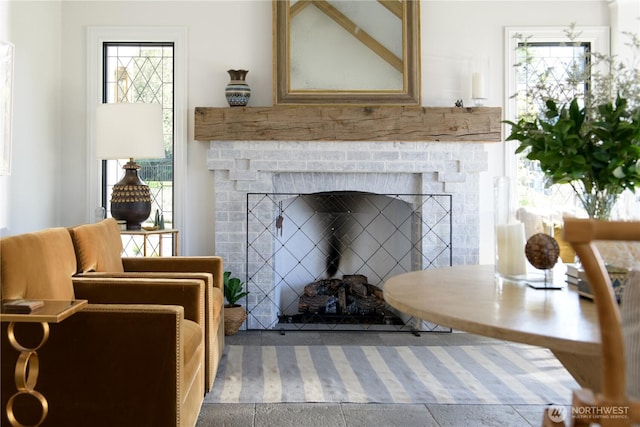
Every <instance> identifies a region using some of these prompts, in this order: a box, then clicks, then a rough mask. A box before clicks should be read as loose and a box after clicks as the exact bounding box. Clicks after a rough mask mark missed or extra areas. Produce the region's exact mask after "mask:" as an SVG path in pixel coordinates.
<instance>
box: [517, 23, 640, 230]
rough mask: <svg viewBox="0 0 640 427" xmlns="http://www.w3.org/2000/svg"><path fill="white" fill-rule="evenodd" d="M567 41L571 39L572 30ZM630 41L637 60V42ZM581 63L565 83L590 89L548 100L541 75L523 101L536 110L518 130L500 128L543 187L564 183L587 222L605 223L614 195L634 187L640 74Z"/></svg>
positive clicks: (612, 64) (602, 61) (607, 63)
mask: <svg viewBox="0 0 640 427" xmlns="http://www.w3.org/2000/svg"><path fill="white" fill-rule="evenodd" d="M567 34H568V36H569V38H570V39H571V40H573V39H574V38H575V33H574V32H573V29H570V30H569V31H568V32H567ZM629 36H631V43H629V46H630V47H631V48H632V49H633V52H634V55H633V58H634V59H635V58H636V57H638V56H640V55H637V53H638V52H640V41H639V40H638V37H637V36H635V35H629ZM525 49H526V44H525ZM525 57H526V55H525ZM587 64H588V65H587V68H586V69H585V70H584V71H582V72H580V73H578V74H576V73H570V74H569V77H568V80H569V81H567V82H565V83H566V87H571V86H573V87H577V85H578V84H580V83H582V84H584V83H585V82H590V83H591V86H590V90H589V91H586V92H584V94H580V91H576V92H574V93H575V95H574V96H573V97H572V98H570V99H569V101H564V102H563V101H560V100H558V99H554V95H553V93H554V91H553V90H552V89H550V88H548V87H545V81H548V80H546V79H545V78H544V76H541V78H540V81H541V82H542V83H541V84H540V85H537V86H535V87H534V89H533V90H532V91H531V92H529V93H527V94H526V96H527V97H529V99H532V100H533V102H536V101H537V103H538V104H539V105H542V108H541V109H540V111H539V112H538V114H537V115H532V116H529V117H527V116H525V117H523V118H521V119H520V120H519V121H518V122H517V123H515V122H512V121H505V122H506V123H508V124H509V125H511V132H510V134H509V136H508V137H507V141H512V140H515V141H519V145H518V147H517V149H516V153H523V154H525V155H526V157H527V158H528V159H530V160H532V161H535V162H538V163H539V165H540V168H541V170H542V172H543V174H544V176H545V178H546V179H547V185H552V184H569V185H570V186H571V187H572V188H573V191H574V193H575V195H576V196H577V198H578V200H579V201H580V203H581V204H582V206H583V207H584V209H585V210H586V212H587V214H588V216H589V217H591V218H598V219H608V218H609V216H610V214H611V209H612V208H613V206H614V204H615V202H616V200H617V199H618V197H619V196H620V194H622V193H623V192H624V191H625V190H627V189H628V190H631V191H634V190H635V187H636V186H640V109H639V104H638V103H639V102H640V71H638V69H637V67H636V66H635V64H631V66H629V65H627V64H625V63H622V62H619V61H617V60H616V59H615V58H613V57H610V56H603V55H597V54H595V53H593V54H591V55H590V61H587ZM520 66H523V65H522V64H520ZM574 69H579V67H575V68H574Z"/></svg>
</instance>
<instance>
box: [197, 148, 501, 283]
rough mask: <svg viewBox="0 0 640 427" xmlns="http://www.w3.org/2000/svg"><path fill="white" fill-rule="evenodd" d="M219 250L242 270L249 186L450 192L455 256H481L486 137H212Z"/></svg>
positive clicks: (457, 260) (241, 273) (459, 260)
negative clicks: (418, 139)
mask: <svg viewBox="0 0 640 427" xmlns="http://www.w3.org/2000/svg"><path fill="white" fill-rule="evenodd" d="M207 166H208V169H209V170H211V171H212V172H213V173H214V175H215V204H216V205H215V211H216V217H215V239H216V254H218V255H221V256H223V257H224V260H225V270H228V271H232V272H233V273H234V275H235V276H238V277H240V278H244V277H245V274H246V259H245V258H246V238H247V235H246V227H247V224H246V222H247V211H246V210H247V197H246V195H247V193H315V192H324V191H362V192H370V193H376V194H390V193H422V194H439V193H448V194H451V195H452V211H453V224H454V225H453V238H452V246H453V258H452V263H453V264H454V265H457V264H474V263H477V262H478V260H479V191H480V188H479V173H480V172H483V171H486V170H487V168H488V159H487V153H486V152H485V149H484V144H483V143H470V142H341V141H334V142H328V141H305V142H289V141H233V142H221V141H213V142H211V143H210V148H209V151H208V157H207Z"/></svg>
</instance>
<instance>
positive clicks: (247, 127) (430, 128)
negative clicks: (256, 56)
mask: <svg viewBox="0 0 640 427" xmlns="http://www.w3.org/2000/svg"><path fill="white" fill-rule="evenodd" d="M501 118H502V109H501V108H500V107H473V108H448V107H414V106H276V107H228V108H211V107H196V109H195V120H194V121H195V132H194V138H195V139H196V140H197V141H446V142H464V141H469V142H499V141H501V140H502V135H501V128H502V126H501Z"/></svg>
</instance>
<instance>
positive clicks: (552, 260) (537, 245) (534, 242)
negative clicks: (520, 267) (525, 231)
mask: <svg viewBox="0 0 640 427" xmlns="http://www.w3.org/2000/svg"><path fill="white" fill-rule="evenodd" d="M524 253H525V255H526V256H527V259H528V260H529V262H530V263H531V265H533V266H534V267H535V268H539V269H540V270H547V269H549V268H553V266H554V265H556V262H558V256H559V255H560V246H559V245H558V242H556V239H554V238H553V237H551V236H549V235H548V234H544V233H536V234H534V235H533V236H531V237H530V238H529V240H527V244H526V245H525V247H524Z"/></svg>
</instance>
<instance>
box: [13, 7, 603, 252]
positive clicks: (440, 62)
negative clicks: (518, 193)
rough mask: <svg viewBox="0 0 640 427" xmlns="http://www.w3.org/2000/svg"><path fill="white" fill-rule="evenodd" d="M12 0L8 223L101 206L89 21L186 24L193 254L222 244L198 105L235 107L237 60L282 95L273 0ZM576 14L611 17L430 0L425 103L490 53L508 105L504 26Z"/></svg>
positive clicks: (258, 91)
mask: <svg viewBox="0 0 640 427" xmlns="http://www.w3.org/2000/svg"><path fill="white" fill-rule="evenodd" d="M10 10H11V15H10V19H11V23H12V24H13V25H12V26H11V28H12V30H11V35H12V37H13V38H14V39H15V40H13V41H14V43H16V41H20V46H18V45H17V46H16V47H17V49H19V50H21V51H22V52H23V53H22V55H27V56H28V57H29V59H28V60H27V58H25V57H24V56H21V57H20V60H19V61H18V63H17V64H16V67H17V69H16V71H18V70H19V71H20V74H21V77H20V79H19V80H20V86H17V88H18V87H20V88H21V89H20V90H19V91H18V90H17V89H16V97H17V98H18V99H17V101H18V102H17V103H16V104H17V105H16V106H15V107H16V111H15V114H16V116H17V117H16V118H17V119H18V120H19V122H20V124H21V126H20V128H22V129H21V130H20V131H19V132H16V135H15V136H14V147H16V146H19V147H20V148H19V149H18V150H15V151H14V171H15V170H16V169H22V170H24V172H21V173H17V172H14V175H13V176H12V177H11V182H10V183H9V185H8V186H9V189H10V191H11V194H10V198H9V200H10V202H11V203H10V206H9V215H8V218H7V224H8V226H7V230H5V233H6V234H14V233H17V232H22V231H25V230H33V229H38V228H43V227H46V226H53V225H73V224H77V223H81V222H85V221H88V220H91V218H92V212H93V209H92V208H89V207H88V206H87V201H86V198H87V197H86V195H87V189H86V185H87V184H86V183H87V179H86V173H87V172H86V151H85V144H86V128H85V122H86V105H85V104H86V102H85V100H86V94H85V91H86V81H85V80H86V52H85V44H86V42H85V38H86V35H85V34H86V27H87V26H94V25H96V26H97V25H100V26H106V25H109V26H119V25H121V26H162V25H165V26H185V27H186V28H187V29H188V39H189V40H188V44H189V52H188V67H189V70H188V78H189V81H188V92H189V93H188V103H189V124H188V127H189V141H188V147H187V150H188V177H187V180H188V182H187V194H186V203H187V206H186V212H187V218H186V221H185V224H186V225H185V227H184V229H183V230H181V235H182V237H183V239H184V244H183V245H182V253H184V254H210V253H214V238H213V230H212V229H211V228H212V225H211V224H212V223H213V217H214V214H215V212H214V210H215V207H214V202H213V194H214V191H215V185H214V184H215V183H214V182H213V176H212V173H211V172H210V171H209V170H207V165H206V153H207V150H208V147H209V145H208V143H205V142H199V141H193V140H192V139H193V110H194V108H195V107H197V106H214V107H223V106H226V101H225V99H224V94H223V91H224V86H225V85H226V84H227V82H228V75H227V73H226V70H227V69H229V68H245V69H248V70H249V74H248V77H247V81H248V83H249V84H250V86H251V88H252V97H251V102H250V105H252V106H259V105H271V102H272V55H271V50H272V49H271V31H272V28H271V25H272V17H271V1H270V0H255V1H249V0H246V1H195V2H187V1H179V2H171V1H158V2H155V1H144V2H126V4H125V2H118V1H107V2H96V1H84V2H83V1H78V2H66V1H63V2H62V3H59V2H43V3H34V2H28V1H16V2H11V3H10ZM571 22H576V23H577V24H578V25H609V8H608V6H607V2H606V1H599V0H587V1H564V2H563V1H452V0H444V1H423V2H422V3H421V29H422V57H423V61H422V71H423V73H422V74H423V90H422V92H423V104H424V105H435V104H446V102H447V99H449V96H450V97H451V98H450V102H449V103H448V104H447V105H453V103H454V102H455V99H456V97H455V96H453V95H455V94H454V93H452V92H448V93H446V94H445V95H446V96H444V95H443V90H442V88H443V87H445V88H449V87H450V86H451V85H454V86H455V87H454V89H455V88H458V90H459V94H460V97H461V98H463V99H464V101H465V105H470V103H471V99H470V92H469V91H470V89H469V88H468V85H469V78H468V70H469V67H471V66H474V64H477V63H481V64H486V67H488V70H489V74H488V79H487V80H488V82H487V85H488V89H489V99H488V101H487V103H486V105H490V106H500V105H502V103H503V99H504V97H505V94H504V88H503V86H504V85H503V76H504V65H503V64H504V61H503V56H504V40H503V28H504V27H505V26H514V25H523V26H525V25H527V26H530V25H559V26H565V25H568V24H569V23H571ZM16 24H19V25H16ZM58 54H60V58H61V66H60V68H58V65H57V64H58V63H59V62H58V60H57V58H58V56H57V55H58ZM50 64H54V66H53V67H52V66H51V65H50ZM18 66H19V67H20V68H18ZM456 67H459V68H460V69H461V70H463V71H460V72H459V73H460V74H459V77H456V78H453V79H452V78H451V72H450V71H449V70H450V69H453V70H454V71H455V70H456ZM445 70H446V71H445ZM465 73H466V74H465ZM17 80H18V79H17ZM16 83H17V84H18V82H16ZM444 83H446V84H444ZM18 106H20V109H18ZM36 118H37V120H36ZM27 125H28V126H27ZM487 152H488V156H489V172H488V173H485V174H483V177H482V179H483V182H484V184H483V185H482V188H486V189H487V191H486V192H484V191H483V194H482V195H481V211H482V215H483V217H484V218H485V220H484V221H482V223H483V224H484V225H483V226H482V230H481V233H485V234H486V233H491V229H490V227H491V223H492V206H491V204H492V196H491V189H492V177H493V176H495V175H501V174H502V173H503V159H504V155H505V154H504V153H503V144H489V145H487ZM506 155H512V154H511V153H510V152H509V153H506ZM34 162H35V163H34ZM31 165H33V166H31ZM0 188H1V187H0ZM23 188H24V189H25V190H29V196H26V197H24V199H25V200H24V202H18V198H17V197H16V196H14V194H15V193H16V192H18V191H21V190H22V189H23ZM43 190H44V191H43ZM42 194H45V195H44V197H43V196H42ZM33 195H38V196H37V197H36V196H33ZM2 203H4V198H3V199H2ZM482 240H483V235H482V234H481V241H482ZM481 261H486V262H489V261H490V260H481Z"/></svg>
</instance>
